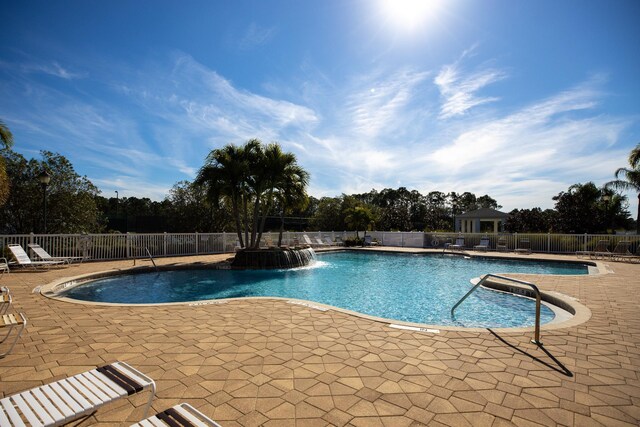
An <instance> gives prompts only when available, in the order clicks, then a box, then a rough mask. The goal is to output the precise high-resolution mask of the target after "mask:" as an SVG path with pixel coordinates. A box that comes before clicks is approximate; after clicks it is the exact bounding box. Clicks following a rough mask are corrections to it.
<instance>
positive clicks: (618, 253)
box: [611, 240, 633, 261]
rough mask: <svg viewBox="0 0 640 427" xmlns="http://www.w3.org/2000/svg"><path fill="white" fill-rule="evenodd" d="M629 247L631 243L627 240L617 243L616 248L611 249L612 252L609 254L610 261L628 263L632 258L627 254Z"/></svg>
mask: <svg viewBox="0 0 640 427" xmlns="http://www.w3.org/2000/svg"><path fill="white" fill-rule="evenodd" d="M629 246H631V242H629V241H627V240H622V241H620V242H618V243H617V244H616V247H615V248H613V252H611V260H612V261H630V260H631V259H632V258H633V254H632V253H631V252H629Z"/></svg>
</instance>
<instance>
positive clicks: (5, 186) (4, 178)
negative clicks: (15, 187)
mask: <svg viewBox="0 0 640 427" xmlns="http://www.w3.org/2000/svg"><path fill="white" fill-rule="evenodd" d="M0 144H2V145H3V146H4V147H3V148H7V149H8V148H11V146H12V145H13V134H12V133H11V131H10V130H9V128H8V127H7V125H5V124H4V122H3V121H2V120H0ZM7 200H9V176H8V175H7V164H6V162H5V160H4V157H0V206H3V205H4V204H5V203H7Z"/></svg>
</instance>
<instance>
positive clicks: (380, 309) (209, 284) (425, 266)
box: [59, 252, 588, 327]
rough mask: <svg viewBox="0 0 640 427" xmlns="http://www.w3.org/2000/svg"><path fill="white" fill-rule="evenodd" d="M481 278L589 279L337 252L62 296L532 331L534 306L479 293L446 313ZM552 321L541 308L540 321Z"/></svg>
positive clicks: (572, 268)
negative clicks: (212, 303)
mask: <svg viewBox="0 0 640 427" xmlns="http://www.w3.org/2000/svg"><path fill="white" fill-rule="evenodd" d="M486 273H533V274H587V273H588V269H587V267H586V266H585V265H579V264H571V263H557V262H532V261H512V260H504V259H500V260H497V259H486V258H477V259H467V258H463V257H460V256H433V255H432V256H425V255H406V254H385V253H371V252H369V253H360V252H337V253H327V254H322V255H321V256H319V257H318V261H317V263H316V264H315V265H313V266H310V267H303V268H298V269H292V270H175V271H163V272H159V273H144V274H128V275H126V274H125V275H118V276H112V277H108V278H103V279H99V280H96V281H92V282H89V283H86V284H83V285H80V286H77V287H72V288H70V289H68V290H66V291H64V292H63V293H62V294H60V295H59V296H62V297H67V298H73V299H79V300H85V301H98V302H110V303H124V304H141V303H166V302H185V301H201V300H209V299H221V298H238V297H253V296H262V297H284V298H295V299H302V300H309V301H315V302H319V303H323V304H328V305H332V306H335V307H339V308H344V309H348V310H352V311H356V312H359V313H363V314H367V315H372V316H376V317H383V318H387V319H394V320H401V321H408V322H418V323H427V324H436V325H452V326H466V327H518V326H531V325H533V323H534V319H535V312H534V308H535V304H534V302H533V301H532V300H530V299H527V298H522V297H518V296H515V295H511V294H505V293H499V292H494V291H491V290H487V289H482V288H480V289H478V290H477V291H476V292H474V293H473V294H472V295H471V296H470V297H469V298H468V299H467V300H466V301H465V302H464V303H463V304H462V305H461V306H460V308H459V309H458V310H457V311H456V318H455V319H452V318H451V317H450V313H449V310H450V309H451V307H452V306H453V304H455V303H456V302H457V301H458V300H459V299H460V298H461V297H462V296H463V295H464V294H465V293H466V292H467V291H468V290H469V289H470V287H471V284H470V283H469V280H470V279H471V278H473V277H478V276H481V275H483V274H486ZM553 318H554V313H553V311H552V310H550V309H549V308H548V307H546V306H543V307H542V313H541V321H542V323H547V322H549V321H551V320H553Z"/></svg>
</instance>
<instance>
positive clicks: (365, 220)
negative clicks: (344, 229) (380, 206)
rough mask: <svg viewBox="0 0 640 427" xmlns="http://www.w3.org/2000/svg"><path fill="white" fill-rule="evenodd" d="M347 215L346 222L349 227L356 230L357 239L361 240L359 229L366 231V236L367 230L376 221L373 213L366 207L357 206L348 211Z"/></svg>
mask: <svg viewBox="0 0 640 427" xmlns="http://www.w3.org/2000/svg"><path fill="white" fill-rule="evenodd" d="M345 213H346V214H347V215H346V216H345V218H344V221H345V222H346V223H347V225H348V226H349V227H351V228H354V229H355V230H356V239H359V238H360V236H359V234H358V230H359V229H364V235H365V236H366V235H367V229H368V228H369V226H370V225H371V223H372V222H373V220H374V217H373V212H371V210H370V209H369V208H368V207H366V206H355V207H353V208H349V209H347V211H346V212H345Z"/></svg>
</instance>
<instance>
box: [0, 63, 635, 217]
mask: <svg viewBox="0 0 640 427" xmlns="http://www.w3.org/2000/svg"><path fill="white" fill-rule="evenodd" d="M471 53H473V52H472V51H470V52H467V53H465V54H463V55H462V56H461V58H467V57H468V56H467V55H470V54H471ZM123 68H124V67H123ZM86 69H88V70H90V71H91V79H95V80H96V81H98V82H99V84H100V88H101V89H100V91H96V92H95V93H93V92H85V93H82V94H78V93H76V92H75V91H68V90H66V89H65V87H64V86H66V85H60V87H58V86H55V85H52V84H51V82H50V81H46V82H43V81H41V80H42V79H36V78H35V77H34V76H33V75H31V73H27V74H26V75H25V76H22V77H21V78H20V79H18V80H11V79H5V81H4V82H3V86H2V89H3V91H4V92H3V93H5V94H6V97H5V98H6V102H4V103H3V104H2V105H0V116H1V117H3V118H4V119H5V120H6V121H7V123H8V124H9V125H10V126H11V127H12V130H14V129H15V132H14V134H15V135H16V148H17V149H19V150H20V151H22V152H26V151H27V150H38V149H40V148H43V147H46V148H47V149H50V150H51V151H58V152H60V153H62V154H64V155H65V156H67V157H69V158H70V160H71V161H72V162H73V163H74V165H75V166H76V167H77V168H78V171H79V172H80V173H81V174H86V175H87V176H88V177H89V178H90V179H92V180H93V181H94V182H95V183H96V184H98V185H99V186H100V187H101V188H102V189H103V190H104V191H105V193H106V194H112V191H113V190H118V191H119V192H120V193H121V194H124V195H138V196H143V195H145V194H146V195H147V196H152V197H154V198H157V199H161V198H163V197H164V195H165V194H166V191H168V189H170V188H171V186H172V185H173V184H174V183H175V182H177V181H179V180H182V179H192V178H193V176H194V174H195V173H196V171H197V169H198V168H199V167H200V166H201V165H202V162H203V160H204V158H205V156H206V154H207V153H208V152H209V151H210V150H211V149H213V148H216V147H220V146H222V145H224V144H228V143H242V142H244V141H246V140H247V139H249V138H255V137H258V138H261V139H262V140H263V141H265V142H269V141H274V140H277V141H279V142H280V143H281V144H283V146H284V147H285V149H287V150H289V151H293V152H294V153H295V154H296V155H297V156H298V159H299V161H300V163H301V164H302V165H303V166H304V167H305V168H306V169H307V170H309V171H310V173H311V176H312V181H311V192H312V194H314V195H315V196H323V195H328V196H335V195H338V194H340V193H343V192H345V193H352V192H364V191H369V190H371V189H372V188H377V189H382V188H384V187H398V186H400V185H403V186H407V187H409V188H416V189H418V190H419V191H421V192H423V193H426V192H429V191H433V190H440V191H445V192H448V191H457V192H461V191H472V192H474V193H476V194H490V195H491V196H492V197H494V198H496V199H498V201H499V202H500V203H501V204H502V205H504V206H505V208H507V209H512V208H514V207H532V206H542V207H550V206H552V201H551V197H552V196H553V195H555V194H557V193H558V192H559V191H562V190H565V189H566V188H567V187H568V186H569V185H571V184H574V183H576V182H585V181H588V180H593V181H595V182H596V183H600V184H601V183H603V182H604V181H606V180H609V179H610V178H611V173H612V171H613V170H615V169H616V168H617V167H619V166H621V165H624V164H625V163H626V155H627V152H628V147H624V146H622V147H621V146H620V142H619V141H620V139H621V135H622V133H623V132H624V131H625V129H627V127H628V126H629V125H630V123H632V121H633V119H631V118H626V117H620V116H615V115H604V114H601V111H600V103H601V102H602V101H603V99H604V97H605V94H604V93H602V92H601V91H600V88H602V87H603V86H604V85H606V80H602V79H589V80H587V81H585V82H583V83H582V84H577V85H575V86H574V87H569V88H567V89H566V90H564V91H562V92H558V93H555V94H551V95H549V96H546V97H544V98H543V97H541V98H539V99H532V100H530V102H529V103H528V104H527V105H524V106H522V105H521V104H519V105H520V106H518V107H510V108H509V109H505V108H504V107H503V108H502V109H500V108H494V109H491V111H488V112H486V113H484V114H482V115H471V114H469V115H467V117H466V118H465V120H445V121H443V120H438V117H440V118H442V117H443V114H444V113H443V112H444V111H451V112H453V111H460V112H461V113H459V114H464V112H466V111H468V110H469V108H472V106H473V105H476V106H477V105H480V103H482V102H489V101H486V99H488V98H490V97H484V98H483V97H481V96H480V95H478V91H479V90H480V89H481V88H483V87H485V86H486V85H488V84H490V83H491V82H494V81H497V80H499V79H500V78H504V73H501V72H500V71H496V70H491V69H484V70H479V71H478V70H476V71H474V72H472V73H470V74H466V75H465V74H464V72H463V71H462V70H461V68H460V66H459V65H458V64H453V65H448V66H445V67H438V70H439V72H438V74H437V77H436V81H437V82H436V84H435V85H434V84H433V76H434V73H433V72H431V71H429V70H415V69H400V70H397V69H396V70H393V71H388V70H384V69H378V70H375V71H372V72H370V73H368V74H366V75H351V76H347V77H346V78H344V79H343V80H341V81H339V82H337V81H333V80H331V79H330V78H329V77H327V76H326V75H321V76H318V74H317V73H315V72H304V73H303V75H304V76H305V77H306V79H302V78H301V79H299V80H298V81H297V82H296V84H292V83H291V82H290V81H288V82H282V84H283V85H287V87H286V90H280V88H279V87H278V84H277V82H272V83H270V84H271V86H270V88H269V90H268V92H269V93H272V94H276V95H271V96H268V95H265V94H264V93H255V92H252V91H249V90H246V89H243V88H242V87H238V86H237V85H235V84H234V83H233V82H232V81H230V80H229V79H227V78H225V76H223V75H221V74H220V73H218V72H217V71H216V70H212V69H210V68H208V67H206V66H205V65H203V64H201V63H199V62H197V61H196V60H194V59H193V58H192V57H190V56H188V55H184V54H177V55H174V56H172V57H170V58H168V59H166V60H165V61H160V62H157V61H156V62H152V63H150V65H149V64H147V65H146V68H144V69H142V70H136V71H135V72H126V71H122V69H121V68H116V69H117V72H115V71H113V70H114V68H112V69H110V72H109V73H101V72H100V70H99V69H97V68H96V69H92V68H90V67H86ZM2 70H4V72H5V73H8V72H9V71H7V69H6V67H2ZM2 70H0V71H2ZM13 76H14V74H12V77H13ZM45 80H51V79H45ZM309 87H313V96H308V97H307V96H306V95H305V93H306V92H305V91H306V90H307V88H309ZM444 87H446V88H448V89H447V90H450V91H451V92H447V93H454V92H456V91H457V92H460V93H463V94H467V95H466V96H467V98H466V101H465V102H462V101H460V98H455V97H454V96H452V97H451V100H450V101H448V102H449V103H450V106H449V107H448V108H450V110H444V107H445V105H446V103H445V104H444V105H441V104H440V102H439V101H440V99H439V97H440V96H441V94H442V90H443V89H442V88H444ZM104 88H107V89H108V90H110V91H111V92H110V93H108V94H107V96H105V94H104V92H102V90H103V89H104ZM296 92H297V93H298V96H296V95H295V94H296ZM502 96H504V97H505V104H506V103H507V102H508V101H509V96H508V95H502ZM24 99H27V100H28V102H22V101H21V100H24ZM112 99H117V103H114V102H113V101H112ZM294 99H295V100H296V101H294ZM456 103H457V104H456ZM456 105H457V107H455V108H454V106H456ZM451 114H453V113H451ZM449 117H454V116H449Z"/></svg>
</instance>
